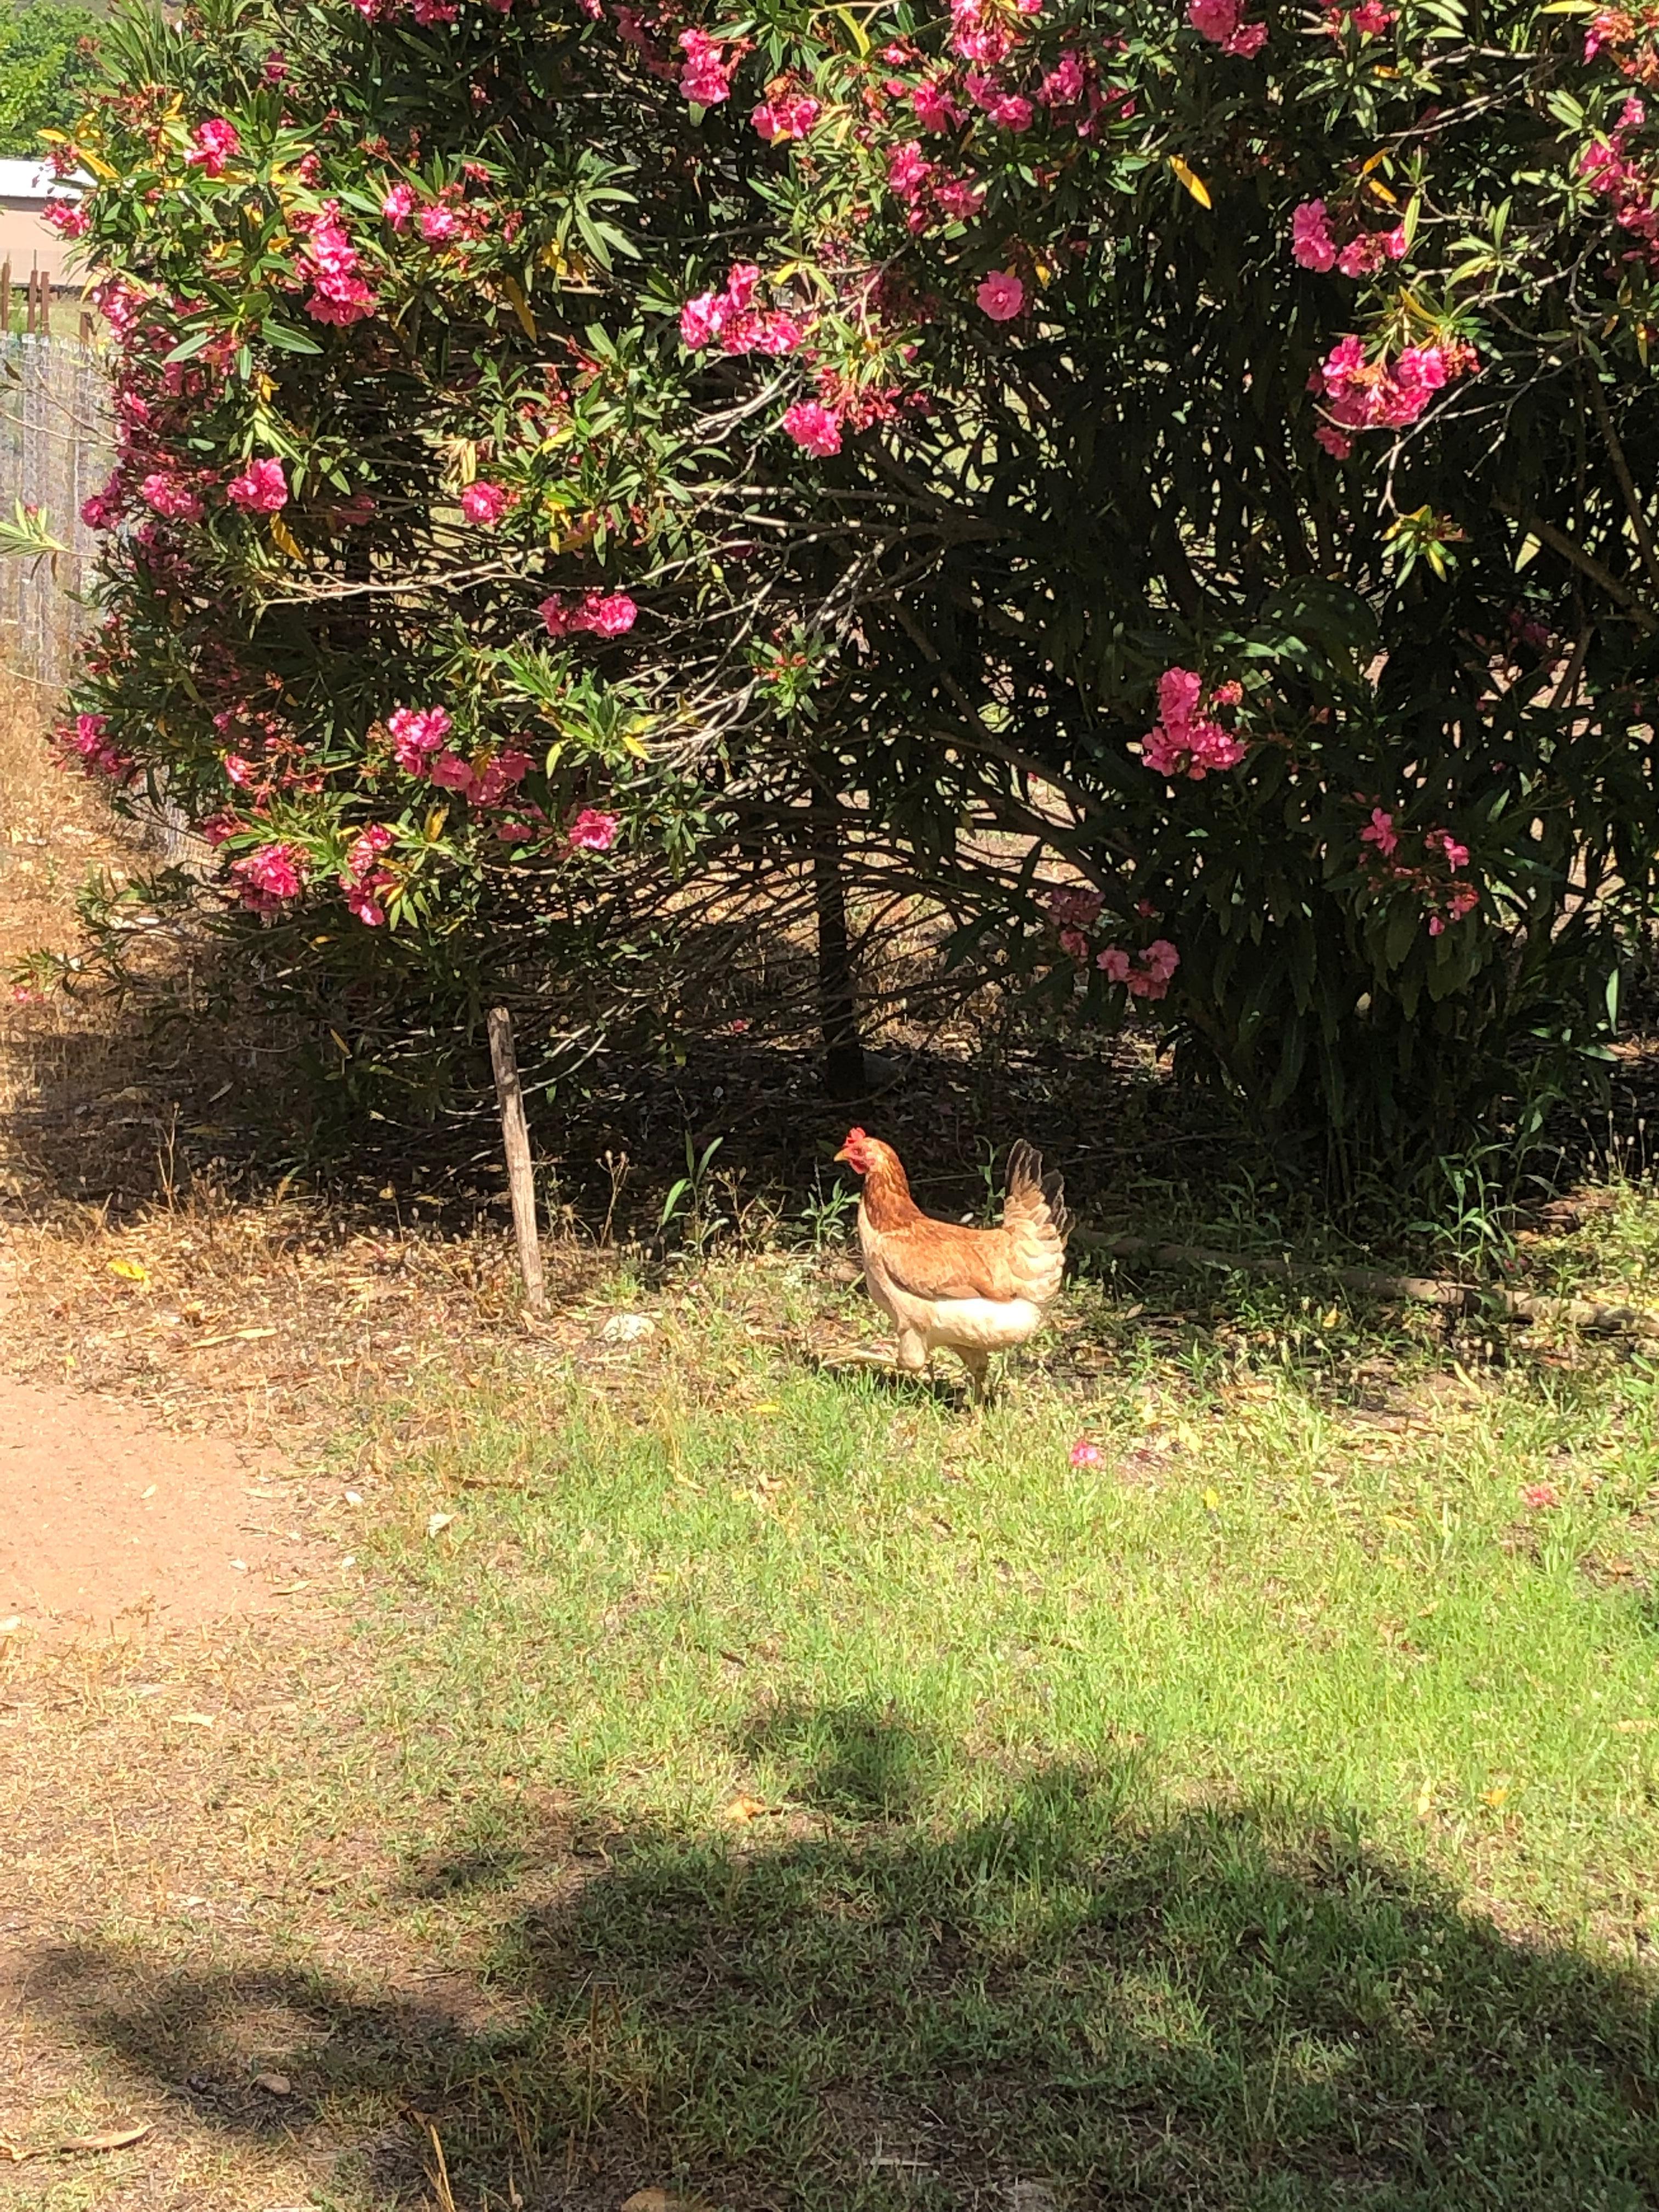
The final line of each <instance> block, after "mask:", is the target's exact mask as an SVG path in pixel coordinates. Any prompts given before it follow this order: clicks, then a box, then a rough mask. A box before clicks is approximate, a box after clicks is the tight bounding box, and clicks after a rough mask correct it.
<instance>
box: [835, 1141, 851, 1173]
mask: <svg viewBox="0 0 1659 2212" xmlns="http://www.w3.org/2000/svg"><path fill="white" fill-rule="evenodd" d="M836 1159H837V1161H839V1162H844V1163H845V1164H846V1165H847V1166H848V1167H849V1168H850V1167H851V1166H852V1164H853V1155H852V1154H851V1153H850V1152H848V1149H847V1147H846V1146H845V1145H843V1146H842V1148H841V1150H840V1151H839V1152H837V1153H836Z"/></svg>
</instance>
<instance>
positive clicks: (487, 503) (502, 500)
mask: <svg viewBox="0 0 1659 2212" xmlns="http://www.w3.org/2000/svg"><path fill="white" fill-rule="evenodd" d="M517 500H518V494H517V493H516V492H512V491H508V490H507V489H506V487H505V486H504V485H501V484H497V483H486V482H485V481H484V479H483V477H477V478H475V480H474V481H473V482H472V483H470V484H467V485H465V486H464V488H463V489H462V492H461V513H463V514H464V515H465V517H466V519H467V520H468V521H469V522H476V523H477V524H479V525H480V526H482V527H483V528H484V529H486V530H489V529H493V528H494V527H495V524H496V523H498V522H499V521H500V520H501V517H502V516H503V515H504V514H505V513H507V509H508V507H512V506H513V505H515V504H516V502H517Z"/></svg>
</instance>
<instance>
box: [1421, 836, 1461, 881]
mask: <svg viewBox="0 0 1659 2212" xmlns="http://www.w3.org/2000/svg"><path fill="white" fill-rule="evenodd" d="M1423 842H1424V844H1425V846H1426V847H1427V848H1428V850H1429V851H1430V852H1431V853H1440V854H1444V856H1445V861H1446V866H1448V867H1449V868H1450V869H1451V870H1452V871H1453V872H1454V873H1455V872H1456V871H1457V870H1458V869H1459V868H1467V867H1468V865H1469V848H1468V846H1467V845H1460V844H1459V843H1458V842H1457V840H1456V838H1455V837H1454V836H1452V833H1451V831H1450V830H1449V829H1431V830H1430V832H1429V834H1428V835H1427V836H1426V837H1425V838H1424V840H1423Z"/></svg>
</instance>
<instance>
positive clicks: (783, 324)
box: [755, 307, 806, 354]
mask: <svg viewBox="0 0 1659 2212" xmlns="http://www.w3.org/2000/svg"><path fill="white" fill-rule="evenodd" d="M805 336H806V333H805V331H804V330H803V329H802V328H801V326H800V325H799V323H798V322H797V321H796V320H795V319H794V317H793V315H788V314H786V313H784V312H783V310H782V308H781V307H775V308H774V309H773V310H772V312H771V313H770V314H769V315H763V316H761V317H760V319H759V320H758V323H757V326H756V331H755V350H756V352H757V353H765V354H785V353H793V351H794V350H795V348H796V347H797V346H798V345H799V343H801V341H802V339H803V338H804V337H805Z"/></svg>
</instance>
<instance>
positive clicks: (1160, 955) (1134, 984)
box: [1046, 884, 1181, 1000]
mask: <svg viewBox="0 0 1659 2212" xmlns="http://www.w3.org/2000/svg"><path fill="white" fill-rule="evenodd" d="M1105 903H1106V902H1105V901H1104V899H1103V897H1102V896H1101V894H1100V893H1099V892H1098V891H1097V890H1088V889H1086V888H1085V887H1084V886H1082V885H1080V884H1056V885H1055V886H1054V888H1053V889H1052V890H1050V891H1049V893H1048V898H1047V901H1046V904H1047V907H1048V920H1049V921H1050V922H1051V923H1052V925H1053V926H1054V929H1055V931H1056V932H1057V933H1058V934H1059V938H1060V951H1062V952H1064V953H1065V954H1066V957H1067V958H1068V959H1070V960H1074V961H1075V962H1076V963H1077V964H1078V965H1079V967H1080V968H1083V967H1086V966H1088V965H1089V964H1090V963H1092V964H1093V965H1094V966H1095V967H1096V968H1097V969H1099V971H1100V973H1101V974H1102V975H1104V976H1105V978H1106V980H1107V981H1108V982H1109V983H1115V984H1118V985H1119V986H1120V987H1121V988H1122V989H1123V990H1125V991H1127V993H1128V994H1129V996H1130V997H1131V998H1132V999H1151V1000H1158V999H1162V998H1164V996H1165V995H1166V994H1168V991H1169V988H1170V979H1171V977H1172V976H1173V975H1174V974H1175V972H1176V969H1177V968H1179V967H1180V965H1181V955H1180V953H1179V952H1178V951H1176V948H1175V946H1174V945H1171V944H1170V940H1169V939H1168V938H1167V937H1155V938H1154V939H1152V943H1151V944H1150V945H1146V946H1143V947H1142V948H1141V949H1140V950H1139V951H1133V950H1127V949H1126V948H1125V947H1124V946H1122V945H1102V946H1100V947H1099V948H1098V949H1097V947H1096V946H1095V945H1092V944H1091V942H1090V933H1091V932H1092V931H1093V930H1094V929H1096V928H1097V927H1098V925H1099V922H1100V918H1101V915H1102V913H1103V911H1104V908H1105ZM1139 912H1140V913H1141V914H1142V915H1145V916H1146V917H1147V918H1148V919H1153V918H1155V915H1154V910H1153V909H1152V908H1151V907H1149V906H1148V905H1147V904H1146V902H1145V901H1144V900H1143V901H1142V902H1141V903H1140V907H1139Z"/></svg>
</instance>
